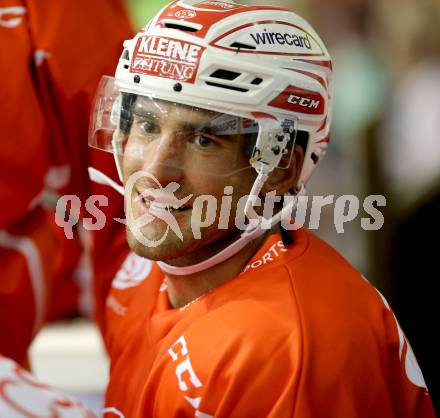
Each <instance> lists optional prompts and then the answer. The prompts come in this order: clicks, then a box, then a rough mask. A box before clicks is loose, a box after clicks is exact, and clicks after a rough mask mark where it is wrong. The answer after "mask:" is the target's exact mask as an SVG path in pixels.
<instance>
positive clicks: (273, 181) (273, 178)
mask: <svg viewBox="0 0 440 418" xmlns="http://www.w3.org/2000/svg"><path fill="white" fill-rule="evenodd" d="M283 158H284V157H283ZM283 162H284V161H283V159H281V164H280V165H281V166H283ZM303 162H304V149H303V147H302V146H300V145H298V144H296V145H295V147H294V149H293V156H292V161H291V162H290V164H289V166H288V167H287V168H275V169H274V170H273V171H272V172H271V173H270V174H269V178H268V179H267V181H266V183H264V186H263V188H262V190H261V193H262V194H263V195H265V194H266V193H268V192H271V191H274V190H275V191H276V194H277V196H282V195H283V194H284V193H287V192H288V191H289V190H290V189H291V188H292V187H294V186H296V184H297V183H298V179H299V174H300V173H301V168H302V166H303Z"/></svg>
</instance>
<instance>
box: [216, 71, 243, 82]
mask: <svg viewBox="0 0 440 418" xmlns="http://www.w3.org/2000/svg"><path fill="white" fill-rule="evenodd" d="M239 75H241V73H236V72H235V71H229V70H215V71H214V72H213V73H212V74H211V75H210V77H214V78H221V79H222V80H235V79H236V78H237V77H238V76H239Z"/></svg>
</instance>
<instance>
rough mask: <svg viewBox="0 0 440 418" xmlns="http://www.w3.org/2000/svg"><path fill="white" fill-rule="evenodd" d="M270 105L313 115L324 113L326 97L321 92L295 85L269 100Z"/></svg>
mask: <svg viewBox="0 0 440 418" xmlns="http://www.w3.org/2000/svg"><path fill="white" fill-rule="evenodd" d="M269 106H273V107H278V108H280V109H286V110H290V111H292V112H299V113H306V114H311V115H321V114H323V113H324V99H323V97H322V96H321V95H320V94H319V93H316V92H314V91H311V90H306V89H301V88H299V87H295V86H287V88H286V89H285V90H284V91H283V92H281V93H280V94H279V95H278V96H277V97H275V99H273V100H272V101H271V102H269Z"/></svg>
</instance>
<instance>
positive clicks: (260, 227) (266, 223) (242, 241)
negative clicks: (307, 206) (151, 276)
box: [157, 186, 305, 276]
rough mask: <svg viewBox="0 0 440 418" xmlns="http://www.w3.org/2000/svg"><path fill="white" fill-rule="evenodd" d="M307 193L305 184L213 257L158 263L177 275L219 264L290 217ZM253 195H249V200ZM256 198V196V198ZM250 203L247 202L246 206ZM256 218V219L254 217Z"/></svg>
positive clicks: (192, 272) (169, 272)
mask: <svg viewBox="0 0 440 418" xmlns="http://www.w3.org/2000/svg"><path fill="white" fill-rule="evenodd" d="M304 193H305V188H304V186H302V187H301V189H300V190H299V191H298V193H297V194H295V195H290V197H291V199H289V200H290V201H289V203H288V204H287V205H285V206H284V207H283V209H282V210H280V211H279V212H278V213H276V214H275V215H274V216H273V217H272V218H270V219H265V218H263V217H260V218H259V220H258V222H257V224H256V225H255V222H250V223H249V225H248V227H247V228H246V230H245V231H244V232H243V233H242V234H241V236H240V238H238V239H237V240H236V241H234V242H233V243H232V244H231V245H229V246H228V247H226V248H225V249H224V250H222V251H220V252H219V253H217V254H215V255H213V256H212V257H210V258H208V259H207V260H204V261H202V262H200V263H197V264H193V265H191V266H185V267H176V266H172V265H170V264H167V263H164V262H163V261H157V264H158V265H159V267H160V268H161V270H162V271H163V272H165V273H168V274H173V275H175V276H186V275H189V274H194V273H198V272H199V271H203V270H207V269H209V268H211V267H214V266H215V265H217V264H220V263H222V262H223V261H225V260H227V259H228V258H230V257H232V256H233V255H235V254H237V253H238V252H239V251H240V250H242V249H243V248H244V247H245V246H246V245H247V244H248V243H249V242H250V241H252V240H254V239H256V238H258V237H260V236H261V235H263V234H264V233H265V232H266V231H267V230H268V229H270V228H272V227H273V226H274V225H276V224H277V223H279V222H281V221H282V220H284V219H286V220H287V219H290V217H291V213H292V211H293V209H294V208H295V207H296V205H297V203H298V197H299V196H301V195H303V194H304ZM252 197H253V196H251V195H250V196H249V199H248V202H249V201H250V200H251V198H252ZM254 199H255V198H254ZM247 206H248V205H247V204H246V207H247ZM254 220H255V219H254Z"/></svg>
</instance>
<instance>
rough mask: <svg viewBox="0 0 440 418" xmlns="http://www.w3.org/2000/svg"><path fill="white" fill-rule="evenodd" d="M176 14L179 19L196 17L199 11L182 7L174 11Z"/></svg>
mask: <svg viewBox="0 0 440 418" xmlns="http://www.w3.org/2000/svg"><path fill="white" fill-rule="evenodd" d="M174 16H176V17H178V18H179V19H191V18H192V17H196V16H197V13H196V12H195V11H194V10H188V9H182V10H178V11H177V12H176V13H174Z"/></svg>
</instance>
